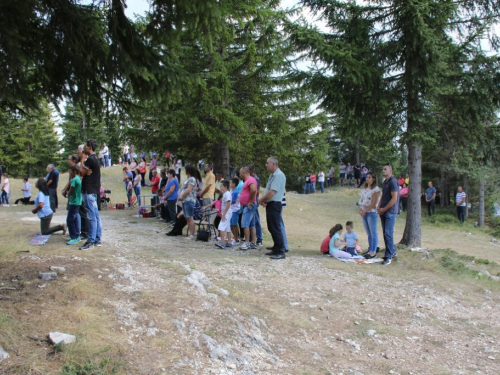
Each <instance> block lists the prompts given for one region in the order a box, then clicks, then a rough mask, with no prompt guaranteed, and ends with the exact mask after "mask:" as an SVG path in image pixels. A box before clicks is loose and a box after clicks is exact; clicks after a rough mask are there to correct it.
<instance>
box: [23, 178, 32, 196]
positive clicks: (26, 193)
mask: <svg viewBox="0 0 500 375" xmlns="http://www.w3.org/2000/svg"><path fill="white" fill-rule="evenodd" d="M23 189H25V190H23V197H24V198H29V197H31V184H30V183H29V182H25V183H24V185H23Z"/></svg>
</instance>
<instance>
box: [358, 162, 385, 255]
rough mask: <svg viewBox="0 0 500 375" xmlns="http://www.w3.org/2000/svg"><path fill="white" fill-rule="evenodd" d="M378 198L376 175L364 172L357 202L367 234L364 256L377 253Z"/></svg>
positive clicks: (378, 190)
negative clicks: (366, 246) (366, 251)
mask: <svg viewBox="0 0 500 375" xmlns="http://www.w3.org/2000/svg"><path fill="white" fill-rule="evenodd" d="M379 199H380V189H379V188H378V186H377V177H376V176H375V174H374V173H372V172H368V173H367V174H366V183H365V185H364V188H363V190H361V198H360V200H359V202H358V206H359V214H360V215H361V217H362V219H363V225H364V227H365V231H366V234H367V235H368V246H369V247H368V253H367V254H366V255H365V258H367V259H371V258H374V257H375V255H376V254H377V246H378V234H377V221H378V213H377V205H378V202H379Z"/></svg>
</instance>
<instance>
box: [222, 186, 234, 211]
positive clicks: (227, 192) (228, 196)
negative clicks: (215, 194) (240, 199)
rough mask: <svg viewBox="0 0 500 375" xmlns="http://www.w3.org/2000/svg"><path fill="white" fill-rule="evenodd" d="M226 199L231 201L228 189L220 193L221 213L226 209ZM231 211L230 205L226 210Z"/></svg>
mask: <svg viewBox="0 0 500 375" xmlns="http://www.w3.org/2000/svg"><path fill="white" fill-rule="evenodd" d="M227 201H231V192H230V191H226V192H225V193H224V194H222V203H221V213H222V214H224V212H225V211H226V206H227ZM230 206H232V203H231V204H230ZM231 211H232V209H231V207H229V209H228V210H227V212H231Z"/></svg>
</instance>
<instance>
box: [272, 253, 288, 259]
mask: <svg viewBox="0 0 500 375" xmlns="http://www.w3.org/2000/svg"><path fill="white" fill-rule="evenodd" d="M285 258H286V255H285V254H283V253H279V254H276V255H273V256H271V259H285Z"/></svg>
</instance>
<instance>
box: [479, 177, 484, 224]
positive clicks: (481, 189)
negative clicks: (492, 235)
mask: <svg viewBox="0 0 500 375" xmlns="http://www.w3.org/2000/svg"><path fill="white" fill-rule="evenodd" d="M479 226H480V227H484V181H483V180H479Z"/></svg>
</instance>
